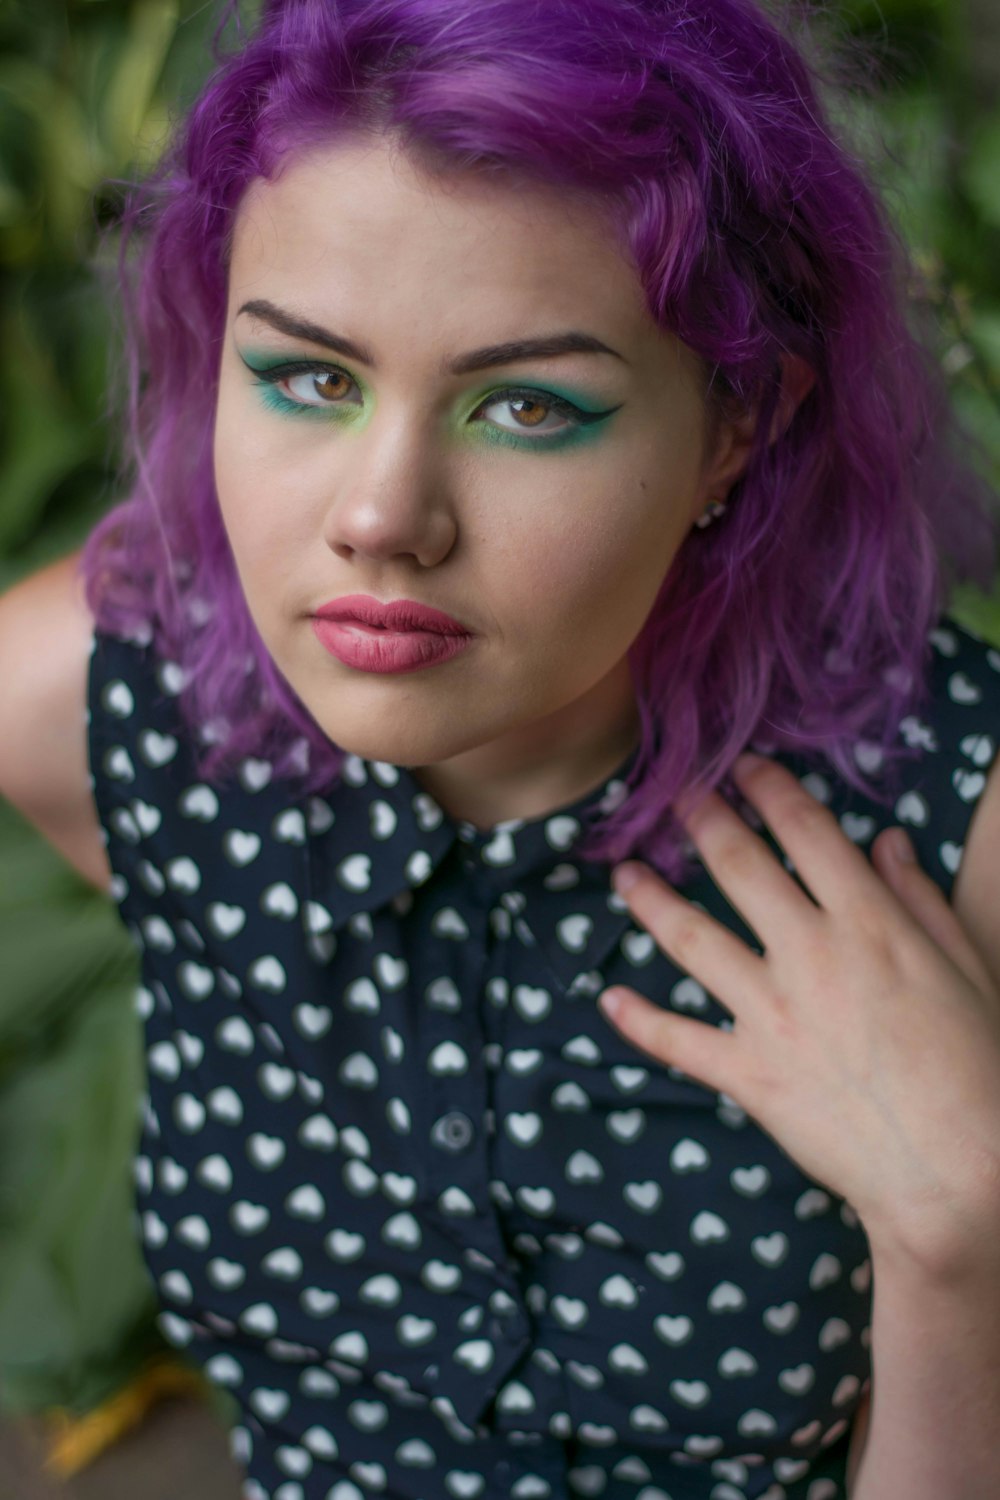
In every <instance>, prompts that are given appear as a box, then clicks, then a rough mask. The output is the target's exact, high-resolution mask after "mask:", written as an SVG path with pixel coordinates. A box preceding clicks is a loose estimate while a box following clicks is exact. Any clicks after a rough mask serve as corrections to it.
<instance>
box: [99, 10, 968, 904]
mask: <svg viewBox="0 0 1000 1500" xmlns="http://www.w3.org/2000/svg"><path fill="white" fill-rule="evenodd" d="M217 64H218V65H217V67H216V71H215V72H214V74H213V76H212V77H211V78H210V79H209V81H208V83H207V84H206V85H205V87H204V88H203V90H202V91H201V94H200V96H199V97H198V99H197V100H196V102H195V104H194V105H193V107H192V108H191V110H190V111H189V113H188V115H187V117H186V119H185V120H184V121H183V123H182V125H181V127H180V129H179V130H178V131H177V132H176V134H175V137H174V139H173V142H172V144H171V146H170V148H169V150H168V151H167V153H166V155H165V156H164V158H163V159H162V161H161V163H160V165H159V167H158V168H157V169H156V170H155V172H154V174H153V176H152V177H151V178H150V179H149V180H147V181H146V182H144V183H142V184H140V185H138V186H135V187H133V188H132V189H131V190H130V192H129V193H128V195H127V196H126V198H125V201H124V205H123V209H122V213H121V217H120V225H121V229H122V242H121V250H120V258H119V263H118V267H119V276H120V284H119V286H118V295H119V297H122V298H124V302H123V308H124V320H125V330H124V331H125V350H126V361H125V367H124V372H125V377H126V383H127V387H128V399H127V421H126V424H125V425H126V430H127V440H128V451H127V459H128V463H129V475H130V484H131V491H130V494H129V498H127V499H126V500H124V501H123V502H122V503H120V504H118V505H117V506H116V507H115V508H114V509H112V510H111V512H110V513H109V514H108V515H107V516H106V517H105V518H104V519H103V520H102V521H101V522H100V524H99V525H98V526H97V527H96V528H95V529H94V531H93V532H92V533H91V535H90V537H89V538H88V540H87V543H86V546H85V549H84V559H83V567H84V573H85V578H86V585H87V592H88V598H89V601H90V605H91V608H92V610H93V612H94V615H95V617H96V620H97V622H98V625H99V627H100V628H102V629H106V630H109V631H111V632H114V633H118V634H126V635H128V634H133V635H134V634H136V633H137V632H140V633H141V632H145V633H146V635H147V636H152V637H153V638H155V640H156V643H157V649H158V650H159V651H160V652H161V653H162V654H163V655H165V656H166V657H168V658H169V659H171V660H173V661H175V662H176V663H177V664H178V665H179V666H180V667H181V668H182V670H183V673H184V677H185V680H186V683H187V685H186V687H185V688H184V691H183V692H182V694H181V696H180V700H179V701H180V708H181V711H182V713H183V715H184V718H185V721H186V722H187V723H188V724H189V725H190V726H191V728H192V731H193V732H194V733H195V736H196V739H197V740H198V741H199V743H200V749H199V752H198V753H199V757H200V769H201V774H203V775H205V776H210V777H215V778H216V779H220V778H222V777H224V776H226V775H228V774H229V773H231V772H232V771H233V770H234V769H235V766H236V764H237V762H238V761H239V760H240V759H242V758H243V757H245V756H247V755H250V754H253V755H256V756H261V755H263V756H267V757H269V758H270V759H271V760H272V761H273V762H274V766H275V773H276V774H277V775H279V776H289V777H292V776H294V777H297V778H301V783H302V784H301V790H302V791H303V792H304V791H316V790H319V789H321V788H322V787H323V786H327V785H329V784H330V783H331V782H332V781H333V780H334V779H335V778H336V776H337V775H338V773H339V770H340V766H341V763H342V760H343V752H342V751H341V750H339V749H338V747H337V746H335V745H334V744H332V742H331V741H330V740H329V738H328V737H327V736H326V735H325V734H324V733H323V732H322V731H321V730H320V728H319V726H318V725H317V724H316V723H315V721H314V720H313V718H312V716H311V715H310V713H309V712H308V710H307V709H306V708H305V707H304V705H303V704H302V702H301V701H300V700H299V699H298V698H297V696H296V695H295V694H294V693H293V691H292V690H291V688H290V686H289V685H288V683H287V682H285V680H284V679H283V677H282V676H281V675H280V673H279V672H278V670H277V668H276V667H275V665H274V663H273V661H272V660H271V658H270V656H269V654H268V652H267V650H266V648H265V646H264V645H263V642H262V641H261V639H260V638H259V636H258V634H257V631H256V628H255V626H254V625H253V623H252V621H251V619H250V615H249V612H248V610H247V607H246V604H245V601H244V599H243V595H242V591H241V587H240V584H239V580H238V578H237V574H236V569H235V566H234V563H233V559H232V556H231V553H230V549H229V544H228V540H227V538H226V535H225V531H224V529H223V524H222V520H221V516H220V512H219V507H218V504H217V499H216V495H215V488H214V480H213V472H212V459H211V441H212V425H213V416H214V395H215V392H216V390H217V380H218V362H219V351H220V346H221V341H222V339H223V332H224V324H225V307H226V277H227V259H228V252H229V245H230V235H231V231H232V227H233V222H234V217H235V215H236V212H237V208H238V206H239V204H240V201H241V198H242V196H243V194H244V192H245V190H246V188H247V186H248V184H249V183H250V182H251V181H252V180H253V179H254V178H257V177H261V176H262V177H265V178H270V177H273V176H274V175H275V174H276V173H277V172H278V171H279V170H280V168H281V166H282V164H283V163H284V162H286V161H287V160H289V159H290V155H291V154H292V153H294V152H296V151H297V150H300V149H301V148H302V147H303V146H306V145H313V144H317V143H320V142H327V141H331V140H334V139H336V138H337V136H338V135H339V134H341V133H343V132H346V131H349V130H350V131H354V130H357V129H358V128H360V129H364V130H377V131H391V132H393V134H394V135H395V136H397V137H398V138H399V139H400V140H401V141H402V142H403V143H404V144H405V145H406V146H407V147H408V149H409V150H410V151H411V152H412V153H413V154H414V156H415V157H418V158H420V159H421V160H422V161H425V162H427V163H430V164H431V165H432V166H434V167H435V168H436V169H438V170H441V171H448V170H449V168H475V169H478V170H483V171H488V172H494V173H501V174H502V173H510V174H515V175H517V174H525V175H526V176H528V177H531V178H533V179H535V180H541V181H543V182H545V183H547V184H549V185H553V186H556V187H561V188H563V189H565V190H568V191H573V192H578V191H582V192H583V193H585V194H590V195H593V196H594V197H595V198H596V200H597V201H599V202H602V203H605V204H606V205H607V207H608V208H609V209H610V210H611V212H612V222H613V223H614V224H615V225H616V226H617V228H618V231H619V233H620V237H621V244H622V247H623V250H624V251H625V252H626V253H627V254H629V255H630V256H631V258H632V260H633V262H634V264H635V267H636V270H637V273H638V275H639V277H640V279H641V282H642V285H643V287H644V290H645V293H646V298H647V303H648V306H649V309H650V313H651V315H652V316H653V317H654V318H655V319H656V321H657V322H658V324H659V325H660V326H662V327H663V328H664V329H667V330H669V331H670V332H672V333H674V334H675V335H677V336H678V337H679V338H680V339H681V340H683V342H684V343H685V344H687V345H688V346H689V347H690V348H691V349H692V350H693V351H695V353H696V354H698V355H699V356H700V357H701V359H702V361H703V364H704V367H705V369H706V374H707V379H708V386H709V395H710V401H711V402H712V405H713V408H714V409H715V410H724V409H727V408H728V409H733V408H735V409H744V410H745V409H747V408H748V407H750V406H752V405H756V406H757V407H758V408H759V412H760V417H759V422H758V429H757V431H758V437H757V440H756V442H755V447H754V452H753V456H752V459H751V463H750V466H749V468H748V470H747V472H746V474H745V476H744V478H743V479H742V480H741V482H740V483H739V484H738V485H737V487H736V488H735V489H734V491H733V492H732V494H731V496H730V504H729V508H728V511H727V513H726V515H725V517H724V518H723V519H722V520H720V521H717V522H716V523H715V524H714V525H713V526H710V527H708V528H707V529H704V530H702V529H694V530H692V532H691V533H690V535H689V536H688V538H687V539H686V540H685V542H684V544H683V545H682V546H681V548H680V550H679V552H678V554H677V556H676V558H675V560H674V562H673V564H672V565H671V567H670V569H669V571H668V573H667V576H666V577H665V578H664V580H663V583H662V586H661V588H660V591H659V594H658V597H657V599H656V602H655V605H654V607H653V609H652V611H651V613H650V615H649V617H648V619H647V621H646V623H645V625H644V627H643V629H642V631H641V633H640V635H639V637H638V639H637V640H636V641H635V643H634V644H633V646H632V648H631V650H630V652H629V659H630V663H631V669H632V676H633V681H634V684H635V689H636V694H637V698H638V702H639V708H640V714H641V722H642V742H641V748H640V751H639V755H638V758H637V761H636V764H635V767H634V769H633V772H632V774H631V776H630V778H629V793H628V795H627V797H626V798H625V799H624V801H623V802H621V804H620V805H619V807H618V808H617V809H616V810H615V811H613V812H610V813H608V814H606V815H605V816H604V818H603V820H602V821H600V822H597V823H595V824H594V826H593V828H592V829H590V830H588V834H587V840H586V843H585V844H583V845H581V846H580V852H585V853H587V854H589V855H590V857H592V858H595V859H609V860H617V859H620V858H623V857H624V856H625V855H626V854H631V853H635V854H639V855H640V856H641V857H644V858H646V859H648V860H650V861H652V862H653V863H655V864H656V865H658V866H659V868H660V869H661V870H663V871H664V872H665V873H666V874H667V876H668V878H671V879H677V878H679V876H680V874H681V872H682V871H683V869H684V863H683V858H684V854H683V848H684V838H683V832H682V830H681V828H680V826H679V824H678V823H677V822H676V821H675V820H674V818H673V816H672V814H671V813H670V811H669V809H670V808H671V806H672V805H673V804H674V803H675V801H676V800H677V799H678V798H679V797H681V796H682V795H683V794H685V793H690V794H692V795H698V794H699V793H700V792H701V791H702V790H705V789H708V788H710V787H713V786H717V785H719V784H720V783H721V782H722V781H723V779H724V778H726V777H727V775H728V772H729V768H730V767H731V764H732V762H733V760H734V759H735V757H736V755H737V754H738V753H739V752H740V751H741V750H742V749H744V748H745V747H746V746H747V745H748V744H750V743H753V744H755V745H756V746H757V747H758V748H762V749H764V750H772V749H780V750H786V751H793V752H795V753H798V754H803V755H813V754H814V755H816V756H817V757H820V758H825V759H826V760H827V761H828V762H829V763H830V764H831V765H832V766H834V767H835V768H836V770H837V771H838V772H839V773H840V774H841V775H842V776H843V777H844V778H845V779H846V780H847V781H848V782H849V783H850V784H851V785H852V786H854V787H856V788H857V789H858V790H860V791H861V792H862V793H864V794H866V795H868V796H870V797H872V798H873V799H874V800H876V801H887V800H888V799H889V797H891V795H892V791H891V788H890V790H889V791H887V790H886V784H885V782H884V780H881V779H880V781H879V782H875V783H873V782H870V781H869V780H867V779H866V777H865V775H864V774H863V772H862V769H861V767H860V766H859V764H858V761H857V759H856V758H855V753H854V752H855V749H856V747H857V745H858V742H859V741H864V742H868V744H869V745H872V744H874V745H878V746H880V747H881V749H882V752H883V761H884V768H885V770H886V771H891V770H892V768H893V767H894V766H895V765H896V763H897V761H898V759H900V758H902V757H906V756H907V754H908V752H907V750H906V749H905V748H904V747H902V746H901V745H899V744H898V742H897V740H898V736H897V726H898V724H899V721H900V719H901V717H902V716H903V715H904V714H905V713H906V712H912V711H914V710H916V709H917V708H919V706H920V704H921V702H922V701H923V696H924V693H925V692H926V682H925V677H926V668H927V665H928V645H927V639H926V637H927V632H928V630H929V629H930V628H931V626H932V625H933V623H934V620H935V618H936V617H937V615H938V614H939V613H940V611H941V610H942V608H944V607H945V605H946V602H947V590H948V589H949V588H950V587H951V586H952V584H953V583H955V582H957V581H959V580H961V579H964V578H970V579H974V580H976V581H978V582H981V583H983V584H984V585H985V584H987V583H988V581H989V579H990V577H991V574H992V566H991V565H992V559H993V557H994V554H995V550H996V534H995V530H994V523H993V522H992V521H991V519H990V516H989V511H988V508H987V506H986V505H985V504H984V500H983V496H982V493H981V490H982V486H981V484H980V481H979V480H978V479H977V478H976V477H975V475H974V474H973V473H972V472H971V471H970V470H968V469H967V468H965V467H964V466H963V464H962V462H961V461H960V459H959V458H958V456H957V452H956V445H955V443H954V437H953V431H952V419H951V417H950V414H949V411H948V407H947V400H946V396H945V393H944V390H943V386H942V383H941V381H940V379H939V377H938V376H937V373H936V370H935V369H934V366H933V361H932V360H931V359H930V357H929V356H928V354H927V353H926V351H925V350H924V348H923V347H922V346H921V344H920V343H919V342H918V341H917V339H915V337H914V336H913V334H912V333H911V331H910V329H909V327H908V323H907V314H906V307H905V301H904V288H905V285H906V277H907V265H906V257H905V254H904V251H903V249H902V247H901V245H900V243H899V240H898V237H897V236H896V235H895V233H894V232H893V230H892V229H891V227H890V226H889V224H888V222H887V220H886V217H885V214H884V211H883V209H882V207H881V205H880V203H879V201H878V198H877V195H876V194H875V192H874V191H873V189H872V188H871V186H870V185H869V183H868V180H867V177H866V174H865V171H864V169H863V168H862V167H861V166H860V165H859V163H858V162H857V161H856V160H855V159H854V158H853V157H852V155H851V154H850V152H849V151H847V150H846V149H845V148H844V146H842V145H840V144H838V143H837V141H836V140H835V139H834V136H833V133H832V131H831V129H830V126H829V125H828V123H827V121H826V119H825V117H824V113H823V109H822V107H821V105H820V103H819V101H818V85H817V80H816V78H815V77H814V76H813V72H812V69H811V67H810V65H809V64H808V63H807V62H806V60H805V58H804V56H803V54H802V53H801V51H800V50H799V49H798V48H797V47H796V46H795V45H794V43H793V42H792V41H791V40H790V39H789V38H788V37H787V36H786V35H785V34H784V33H783V31H782V30H781V29H780V28H779V27H778V25H777V24H776V23H775V22H774V21H772V20H770V19H768V18H767V17H766V16H765V15H764V13H763V11H762V10H761V9H760V8H759V7H758V5H757V4H755V3H752V0H712V3H711V4H710V5H706V4H705V3H704V0H474V3H473V0H271V3H269V4H266V5H265V7H264V13H263V16H262V18H261V20H260V22H259V24H258V26H257V28H256V30H255V31H254V33H253V34H252V35H251V36H249V37H248V38H244V39H242V41H241V45H240V47H239V49H238V50H237V51H236V53H235V54H234V55H232V56H221V57H219V58H217ZM789 361H791V363H792V366H793V367H795V362H804V364H805V365H806V366H808V367H809V369H810V370H811V371H812V372H813V374H814V376H815V384H814V386H813V388H812V389H811V390H810V391H809V393H808V395H807V396H806V397H805V399H804V400H803V401H802V402H801V404H800V406H799V407H798V409H797V411H796V412H795V415H794V416H793V417H792V419H791V422H790V423H789V424H788V425H787V427H786V428H785V430H784V432H783V434H782V435H781V436H780V437H778V438H777V439H776V440H775V441H774V442H770V443H769V442H768V436H769V433H770V431H771V428H772V422H773V420H774V419H775V418H776V414H777V413H778V412H779V410H780V405H781V399H782V370H783V367H786V366H787V365H788V363H789ZM797 367H798V368H801V365H798V366H797ZM862 759H864V760H865V761H866V762H868V761H869V756H868V755H865V756H863V757H862ZM890 781H891V777H890Z"/></svg>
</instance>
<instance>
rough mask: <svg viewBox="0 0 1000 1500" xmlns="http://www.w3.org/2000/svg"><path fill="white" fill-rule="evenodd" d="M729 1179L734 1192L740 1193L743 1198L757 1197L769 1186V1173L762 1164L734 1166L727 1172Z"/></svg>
mask: <svg viewBox="0 0 1000 1500" xmlns="http://www.w3.org/2000/svg"><path fill="white" fill-rule="evenodd" d="M729 1181H730V1182H731V1183H732V1185H733V1187H734V1188H735V1190H736V1192H738V1193H742V1194H743V1196H744V1197H745V1198H759V1197H760V1195H761V1193H763V1192H766V1190H767V1188H768V1187H769V1186H770V1183H771V1174H770V1172H769V1171H768V1170H767V1168H766V1167H762V1166H755V1167H734V1168H733V1170H732V1171H731V1172H730V1174H729Z"/></svg>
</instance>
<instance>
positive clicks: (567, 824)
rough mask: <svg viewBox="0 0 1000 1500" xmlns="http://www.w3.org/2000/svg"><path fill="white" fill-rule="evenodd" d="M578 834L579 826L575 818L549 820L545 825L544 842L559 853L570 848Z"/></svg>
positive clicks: (562, 817) (563, 817)
mask: <svg viewBox="0 0 1000 1500" xmlns="http://www.w3.org/2000/svg"><path fill="white" fill-rule="evenodd" d="M579 832H580V825H579V823H578V822H577V821H576V819H575V818H568V817H565V816H560V817H555V818H549V820H548V822H547V823H546V825H545V839H546V842H547V843H549V844H550V845H551V846H552V848H553V849H558V850H559V851H560V852H562V851H563V850H566V849H568V848H569V847H570V845H571V844H572V842H573V840H574V839H575V838H576V836H577V834H578V833H579Z"/></svg>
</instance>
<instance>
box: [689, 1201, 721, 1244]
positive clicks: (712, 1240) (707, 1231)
mask: <svg viewBox="0 0 1000 1500" xmlns="http://www.w3.org/2000/svg"><path fill="white" fill-rule="evenodd" d="M690 1235H691V1238H692V1239H693V1240H694V1242H695V1244H696V1245H721V1244H723V1243H724V1242H725V1241H726V1240H728V1238H729V1225H728V1224H727V1223H726V1221H725V1219H723V1218H722V1217H721V1216H720V1215H719V1214H715V1213H712V1212H711V1210H709V1209H707V1208H706V1209H702V1211H701V1213H699V1214H695V1216H694V1218H693V1219H692V1220H691V1229H690Z"/></svg>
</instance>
